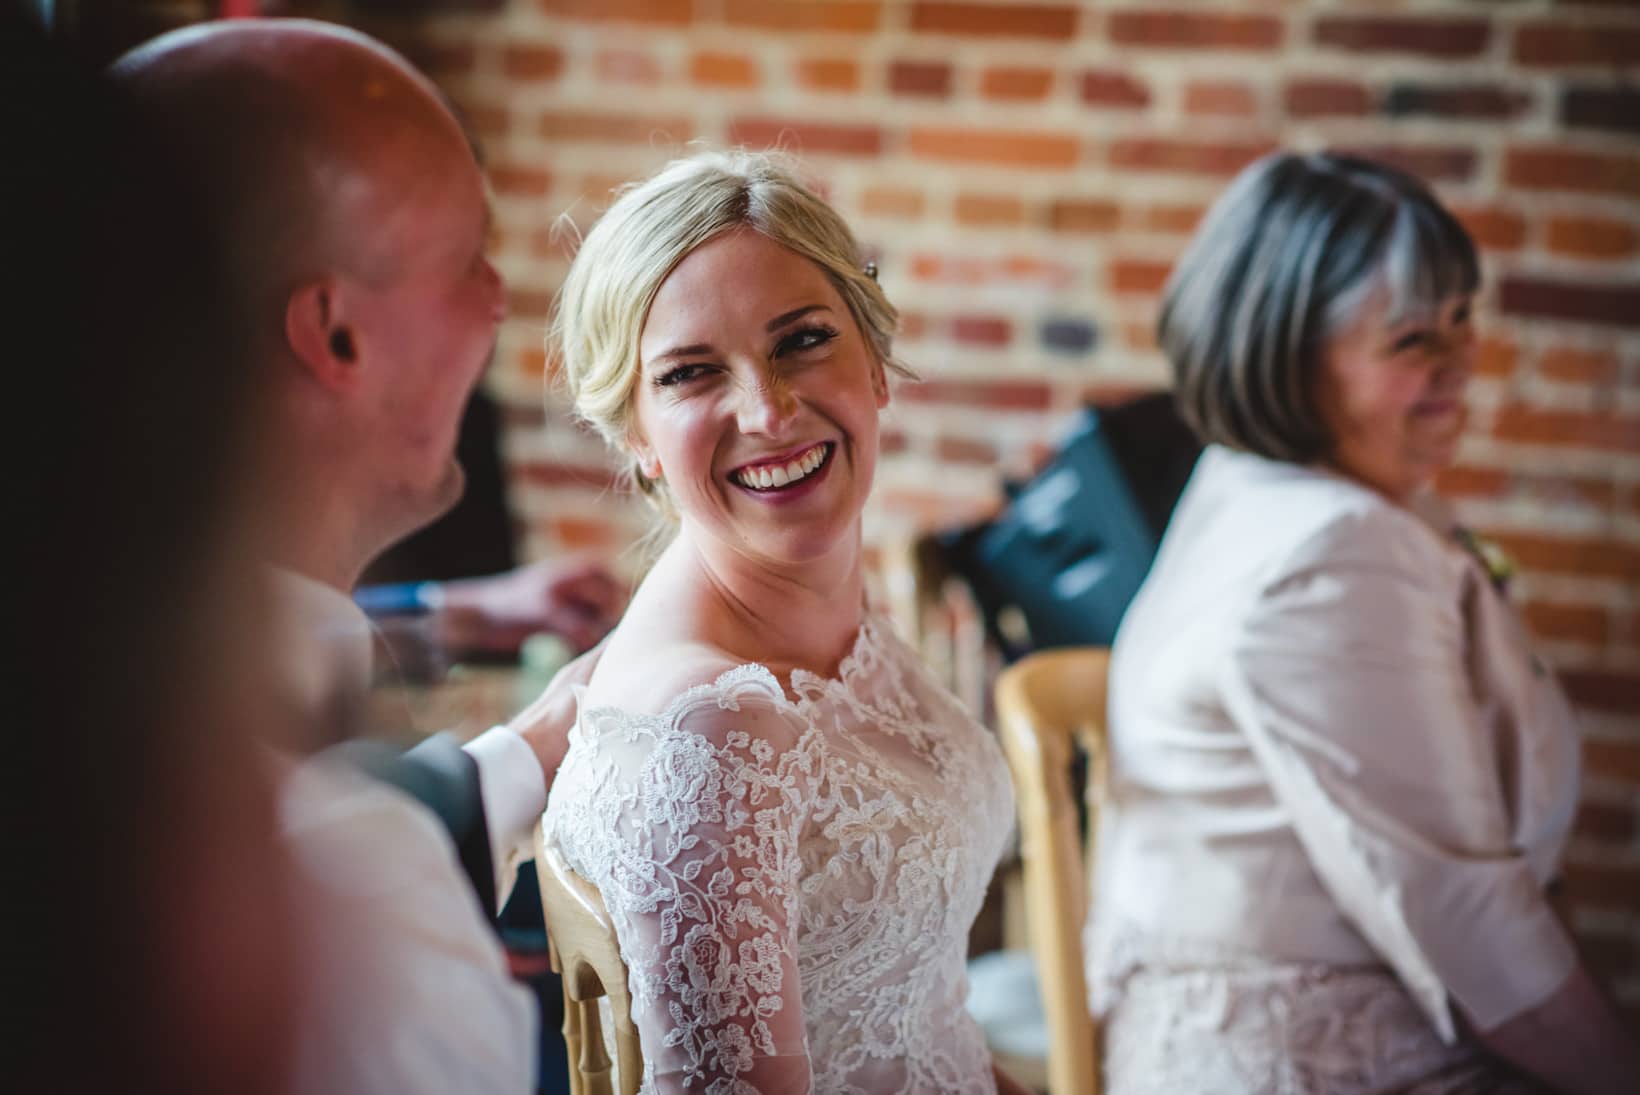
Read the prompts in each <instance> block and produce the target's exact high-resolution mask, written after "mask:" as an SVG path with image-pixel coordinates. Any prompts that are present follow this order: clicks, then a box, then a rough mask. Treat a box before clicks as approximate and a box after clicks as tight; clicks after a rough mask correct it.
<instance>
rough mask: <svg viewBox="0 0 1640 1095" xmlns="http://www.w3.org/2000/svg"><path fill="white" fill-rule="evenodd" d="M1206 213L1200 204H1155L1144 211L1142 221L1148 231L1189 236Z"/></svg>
mask: <svg viewBox="0 0 1640 1095" xmlns="http://www.w3.org/2000/svg"><path fill="white" fill-rule="evenodd" d="M1206 215H1207V210H1206V208H1204V207H1203V206H1200V205H1153V206H1151V207H1150V208H1148V209H1146V210H1145V211H1144V216H1143V218H1142V219H1141V221H1140V223H1141V224H1143V225H1144V228H1145V231H1147V232H1162V233H1166V234H1168V235H1173V236H1188V235H1190V234H1191V233H1192V232H1194V231H1195V230H1196V226H1197V225H1198V224H1200V223H1201V222H1202V218H1203V217H1204V216H1206Z"/></svg>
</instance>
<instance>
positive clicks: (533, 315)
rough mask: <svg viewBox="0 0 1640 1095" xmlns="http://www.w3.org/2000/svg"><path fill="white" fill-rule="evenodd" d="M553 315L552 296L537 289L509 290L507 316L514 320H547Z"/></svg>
mask: <svg viewBox="0 0 1640 1095" xmlns="http://www.w3.org/2000/svg"><path fill="white" fill-rule="evenodd" d="M551 314H552V294H551V293H547V292H542V291H540V290H536V289H520V288H518V287H516V286H509V287H508V289H507V316H508V318H510V319H514V320H520V319H522V320H543V321H544V320H545V319H546V318H547V317H548V316H549V315H551Z"/></svg>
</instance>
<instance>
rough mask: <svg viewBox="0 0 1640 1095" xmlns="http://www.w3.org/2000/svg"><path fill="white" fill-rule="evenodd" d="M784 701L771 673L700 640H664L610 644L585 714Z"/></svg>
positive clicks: (585, 704) (588, 696) (644, 713)
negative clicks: (757, 699) (750, 698)
mask: <svg viewBox="0 0 1640 1095" xmlns="http://www.w3.org/2000/svg"><path fill="white" fill-rule="evenodd" d="M746 693H750V694H752V695H756V694H759V693H767V694H768V695H769V697H770V698H771V699H774V698H778V697H780V696H781V695H782V692H781V690H780V686H779V683H778V682H777V681H776V680H775V678H774V676H773V675H772V674H771V673H769V671H768V670H766V669H764V668H763V667H762V666H760V665H757V664H755V663H748V662H745V661H743V660H741V659H738V658H736V657H734V656H733V655H731V654H730V653H728V652H727V651H725V650H723V649H721V648H719V647H717V646H714V645H712V644H711V643H708V642H704V641H702V640H699V639H689V638H659V639H651V640H649V641H639V642H622V641H620V637H617V639H616V641H613V642H612V643H611V644H610V648H609V649H608V650H607V651H605V653H604V656H603V658H602V659H601V660H600V661H599V663H598V669H597V671H596V672H595V673H594V674H593V676H592V680H591V681H590V682H589V683H588V685H587V691H586V694H585V696H584V697H583V699H582V707H583V709H587V710H593V709H598V708H615V709H618V710H620V711H622V712H624V713H626V714H630V715H636V716H654V715H662V714H665V713H667V712H676V711H677V710H678V708H679V706H680V704H684V703H687V702H689V701H691V700H709V699H712V698H717V699H719V700H720V701H721V700H725V699H732V698H734V697H735V696H738V695H744V694H746Z"/></svg>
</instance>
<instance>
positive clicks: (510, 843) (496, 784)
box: [462, 726, 547, 911]
mask: <svg viewBox="0 0 1640 1095" xmlns="http://www.w3.org/2000/svg"><path fill="white" fill-rule="evenodd" d="M462 748H464V749H466V750H467V755H468V756H470V757H472V758H473V762H474V763H475V764H477V765H478V789H479V793H480V794H481V795H482V796H483V798H484V823H485V824H486V825H487V826H488V827H489V830H490V863H491V864H492V865H493V866H494V869H495V898H496V904H497V906H498V909H497V911H499V906H500V905H505V904H506V903H507V895H508V894H509V893H510V892H511V891H512V885H513V880H514V878H515V877H516V876H517V873H518V864H519V863H520V862H522V861H523V860H526V859H529V858H530V857H531V856H532V855H533V854H534V851H533V849H532V848H531V847H530V843H531V840H532V838H533V837H534V834H535V823H536V822H537V821H539V820H540V818H541V813H542V811H544V810H545V809H546V808H547V780H546V777H545V776H544V775H543V774H542V772H541V762H540V761H539V760H537V759H536V757H535V750H533V749H531V748H530V747H529V745H528V743H526V742H525V741H524V739H523V738H521V737H519V736H518V735H517V734H516V733H514V732H513V731H511V730H509V729H507V727H505V726H493V727H491V728H490V729H488V730H486V731H484V733H482V734H480V735H479V736H478V737H476V738H474V739H473V740H472V741H470V742H468V743H467V744H466V745H465V746H463V747H462Z"/></svg>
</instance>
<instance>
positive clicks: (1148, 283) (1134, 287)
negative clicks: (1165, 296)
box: [1110, 258, 1173, 295]
mask: <svg viewBox="0 0 1640 1095" xmlns="http://www.w3.org/2000/svg"><path fill="white" fill-rule="evenodd" d="M1172 270H1173V264H1172V263H1170V262H1156V261H1153V260H1151V259H1122V258H1119V259H1117V260H1115V261H1114V262H1112V263H1111V264H1110V288H1111V291H1112V292H1115V293H1143V294H1146V295H1155V294H1159V293H1160V292H1161V291H1162V287H1163V286H1165V285H1166V284H1167V276H1168V274H1170V273H1171V272H1172Z"/></svg>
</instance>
